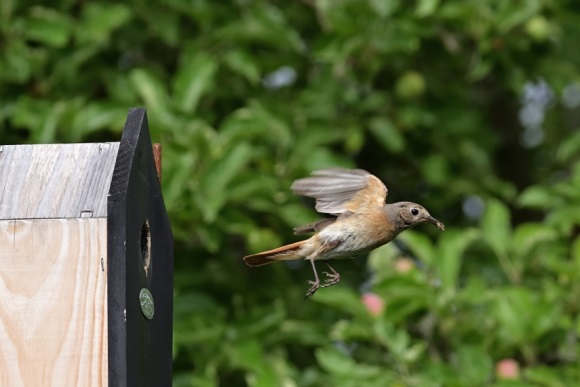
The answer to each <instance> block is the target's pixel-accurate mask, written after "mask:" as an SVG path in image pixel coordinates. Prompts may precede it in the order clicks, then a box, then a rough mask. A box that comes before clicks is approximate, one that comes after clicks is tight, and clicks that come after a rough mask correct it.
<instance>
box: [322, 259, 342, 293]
mask: <svg viewBox="0 0 580 387" xmlns="http://www.w3.org/2000/svg"><path fill="white" fill-rule="evenodd" d="M324 263H326V266H328V268H329V269H330V271H331V273H329V272H327V271H325V272H324V274H325V275H326V276H327V277H328V278H327V279H326V280H324V284H323V285H320V287H321V288H325V287H327V286H331V285H334V284H335V283H337V282H338V281H340V274H338V272H337V271H336V270H334V268H333V267H332V266H330V264H329V263H328V262H326V261H324Z"/></svg>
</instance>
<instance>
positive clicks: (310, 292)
mask: <svg viewBox="0 0 580 387" xmlns="http://www.w3.org/2000/svg"><path fill="white" fill-rule="evenodd" d="M306 283H307V284H308V285H312V286H311V287H310V289H308V291H307V292H306V295H305V296H304V298H308V297H310V296H311V295H313V294H314V293H315V292H316V291H317V290H318V288H320V287H324V285H322V286H320V281H306Z"/></svg>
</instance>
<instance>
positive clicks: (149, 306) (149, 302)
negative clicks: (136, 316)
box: [139, 288, 155, 320]
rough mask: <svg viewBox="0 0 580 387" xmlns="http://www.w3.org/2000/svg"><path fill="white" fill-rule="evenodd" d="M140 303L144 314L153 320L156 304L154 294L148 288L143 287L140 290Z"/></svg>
mask: <svg viewBox="0 0 580 387" xmlns="http://www.w3.org/2000/svg"><path fill="white" fill-rule="evenodd" d="M139 303H140V304H141V312H143V315H144V316H145V317H147V318H148V319H149V320H151V319H152V318H153V315H154V314H155V304H154V303H153V295H152V294H151V292H150V291H149V290H148V289H147V288H143V289H141V291H140V292H139Z"/></svg>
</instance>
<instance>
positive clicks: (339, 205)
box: [291, 168, 388, 216]
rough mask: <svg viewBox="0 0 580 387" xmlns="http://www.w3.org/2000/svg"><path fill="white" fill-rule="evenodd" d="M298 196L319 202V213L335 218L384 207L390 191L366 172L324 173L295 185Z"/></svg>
mask: <svg viewBox="0 0 580 387" xmlns="http://www.w3.org/2000/svg"><path fill="white" fill-rule="evenodd" d="M291 189H292V190H293V191H294V193H296V194H298V195H302V196H307V197H311V198H314V199H316V211H318V212H322V213H326V214H332V215H335V216H340V215H349V214H354V213H357V212H364V211H365V210H366V209H370V208H376V207H382V206H384V205H385V202H386V199H387V192H388V191H387V187H385V185H384V184H383V183H382V182H381V181H380V180H379V179H378V178H377V177H375V176H373V175H371V174H370V173H368V172H367V171H365V170H362V169H337V168H333V169H320V170H317V171H314V172H312V174H311V176H309V177H306V178H304V179H299V180H296V181H295V182H294V184H292V187H291Z"/></svg>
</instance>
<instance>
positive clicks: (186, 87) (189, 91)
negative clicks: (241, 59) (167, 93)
mask: <svg viewBox="0 0 580 387" xmlns="http://www.w3.org/2000/svg"><path fill="white" fill-rule="evenodd" d="M216 70H217V63H216V61H215V59H214V58H212V57H211V56H209V55H206V54H203V53H200V52H195V51H193V52H187V53H186V54H185V55H184V56H183V58H182V59H181V63H180V68H179V70H178V71H177V74H176V75H175V83H174V90H175V93H174V94H175V95H174V98H175V102H176V104H177V106H178V108H179V110H181V111H182V112H184V113H193V112H194V111H195V110H196V109H197V105H198V103H199V100H200V98H201V97H202V95H203V93H204V92H206V91H207V90H208V89H209V88H210V86H211V85H212V83H213V78H214V74H215V72H216Z"/></svg>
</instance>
